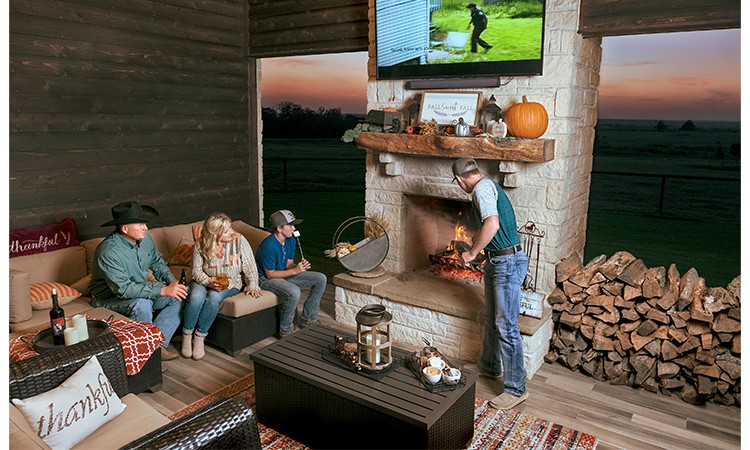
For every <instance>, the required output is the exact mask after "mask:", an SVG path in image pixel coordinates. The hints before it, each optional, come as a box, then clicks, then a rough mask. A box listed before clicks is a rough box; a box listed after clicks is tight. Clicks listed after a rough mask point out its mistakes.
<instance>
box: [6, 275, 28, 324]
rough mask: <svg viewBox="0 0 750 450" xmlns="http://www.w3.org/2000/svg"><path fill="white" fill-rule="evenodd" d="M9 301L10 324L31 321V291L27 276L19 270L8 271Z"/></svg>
mask: <svg viewBox="0 0 750 450" xmlns="http://www.w3.org/2000/svg"><path fill="white" fill-rule="evenodd" d="M9 283H10V300H9V301H8V319H9V322H10V323H18V322H23V321H24V320H29V319H31V314H32V310H31V290H30V288H29V287H30V285H31V283H30V282H29V274H28V273H27V272H24V271H21V270H13V269H10V278H9Z"/></svg>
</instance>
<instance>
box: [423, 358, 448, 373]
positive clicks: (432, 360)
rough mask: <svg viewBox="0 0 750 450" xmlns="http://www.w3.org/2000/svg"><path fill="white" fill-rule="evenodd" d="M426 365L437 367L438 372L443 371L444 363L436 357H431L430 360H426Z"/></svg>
mask: <svg viewBox="0 0 750 450" xmlns="http://www.w3.org/2000/svg"><path fill="white" fill-rule="evenodd" d="M427 364H429V365H430V366H431V367H437V368H438V369H440V370H443V369H445V361H443V360H442V359H440V358H438V357H437V356H433V357H432V358H430V359H428V360H427Z"/></svg>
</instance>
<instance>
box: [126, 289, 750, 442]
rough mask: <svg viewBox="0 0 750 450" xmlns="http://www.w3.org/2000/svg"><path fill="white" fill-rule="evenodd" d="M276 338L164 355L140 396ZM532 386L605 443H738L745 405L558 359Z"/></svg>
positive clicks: (223, 365) (484, 394)
mask: <svg viewBox="0 0 750 450" xmlns="http://www.w3.org/2000/svg"><path fill="white" fill-rule="evenodd" d="M333 315H334V314H333V287H332V286H329V287H328V289H327V291H326V294H325V295H324V297H323V301H322V302H321V315H320V320H321V322H323V323H333V322H334V320H333ZM275 341H276V339H275V338H267V339H265V340H263V341H261V342H258V343H256V344H254V345H252V346H250V347H248V348H246V349H244V350H243V351H242V353H240V354H239V355H238V356H237V357H234V358H233V357H231V356H229V355H227V354H225V353H224V352H223V351H221V350H218V349H216V348H212V347H210V346H209V347H207V351H206V357H205V358H204V359H203V360H201V361H193V360H188V359H183V358H177V359H175V360H172V361H166V362H164V363H163V365H164V367H166V369H167V370H166V372H164V384H163V386H162V389H161V390H160V391H158V392H155V393H143V394H139V397H140V398H141V399H143V400H144V401H145V402H147V403H148V404H150V405H151V406H153V407H154V408H156V409H157V410H158V411H160V412H161V413H162V414H164V415H165V416H168V415H170V414H172V413H174V412H176V411H179V410H181V409H182V408H184V407H186V406H188V405H190V404H191V403H193V402H195V401H197V400H199V399H201V398H203V397H204V396H206V395H208V394H211V393H213V392H216V391H217V390H219V389H220V388H222V387H223V386H226V385H228V384H230V383H232V382H234V381H236V380H238V379H240V378H242V377H243V376H245V375H247V374H248V373H250V371H252V368H253V364H252V361H250V359H249V355H250V354H251V353H252V352H254V351H255V350H257V349H258V348H261V347H264V346H266V345H269V344H271V343H272V342H275ZM178 345H179V344H178ZM527 389H528V391H529V398H528V399H527V400H526V401H525V402H524V403H522V404H521V405H519V406H518V407H517V408H516V409H518V410H519V411H523V412H525V413H528V414H532V415H534V416H537V417H540V418H543V419H547V420H550V421H553V422H556V423H558V424H560V425H564V426H567V427H571V428H575V429H577V430H579V431H583V432H587V433H590V434H593V435H594V436H596V437H598V438H599V446H598V447H597V448H598V449H600V450H609V449H638V450H640V449H660V448H662V449H739V448H740V426H741V417H740V416H741V410H740V408H737V407H734V406H731V407H727V406H719V405H715V404H708V405H704V406H693V405H690V404H688V403H685V402H683V401H682V400H680V399H679V398H677V397H668V396H664V395H659V394H654V393H651V392H647V391H644V390H641V389H633V388H630V387H627V386H613V385H610V384H608V383H606V382H601V381H596V380H594V379H593V378H591V377H589V376H587V375H584V374H581V373H579V372H573V371H571V370H569V369H568V368H566V367H564V366H562V365H560V364H544V365H543V366H542V368H541V369H540V370H539V371H538V372H537V373H536V374H535V375H534V377H533V378H532V379H531V380H529V381H528V382H527ZM501 391H502V381H495V380H490V379H487V378H483V377H479V380H478V382H477V395H478V396H479V397H481V398H483V399H487V400H489V399H491V398H492V397H494V396H495V395H497V394H499V393H500V392H501Z"/></svg>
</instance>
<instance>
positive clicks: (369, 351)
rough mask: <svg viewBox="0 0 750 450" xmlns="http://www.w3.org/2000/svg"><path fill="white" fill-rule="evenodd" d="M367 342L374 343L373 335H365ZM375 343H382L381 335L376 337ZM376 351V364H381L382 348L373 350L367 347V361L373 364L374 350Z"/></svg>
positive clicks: (368, 343)
mask: <svg viewBox="0 0 750 450" xmlns="http://www.w3.org/2000/svg"><path fill="white" fill-rule="evenodd" d="M365 343H366V344H367V345H368V346H370V345H372V335H371V334H368V335H367V336H365ZM375 345H380V336H376V337H375ZM373 351H374V352H375V364H380V349H376V350H372V349H367V362H368V363H370V364H372V352H373Z"/></svg>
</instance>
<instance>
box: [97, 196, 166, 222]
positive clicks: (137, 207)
mask: <svg viewBox="0 0 750 450" xmlns="http://www.w3.org/2000/svg"><path fill="white" fill-rule="evenodd" d="M147 215H152V216H158V215H159V212H158V211H157V210H156V208H154V207H153V206H148V205H141V204H140V203H138V202H132V201H131V202H122V203H118V204H116V205H115V206H113V207H112V220H110V221H109V222H106V223H103V224H102V225H101V226H103V227H108V226H112V225H127V224H129V223H142V222H148V221H149V219H147V218H146V216H147Z"/></svg>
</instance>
